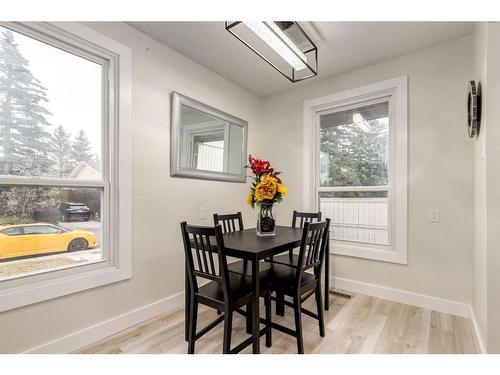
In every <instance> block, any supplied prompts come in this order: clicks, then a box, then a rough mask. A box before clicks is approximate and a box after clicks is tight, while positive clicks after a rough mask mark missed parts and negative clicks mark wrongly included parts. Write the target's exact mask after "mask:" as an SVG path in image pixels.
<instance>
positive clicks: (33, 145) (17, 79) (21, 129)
mask: <svg viewBox="0 0 500 375" xmlns="http://www.w3.org/2000/svg"><path fill="white" fill-rule="evenodd" d="M46 92H47V89H46V88H45V87H43V86H42V84H41V83H40V81H39V80H38V79H37V78H35V77H34V76H33V74H32V73H31V71H30V69H29V61H28V60H27V59H25V58H24V57H23V56H22V54H21V53H20V52H19V50H18V48H17V44H16V42H15V40H14V34H13V33H12V32H11V31H9V30H5V31H3V32H2V34H1V38H0V158H1V160H0V161H1V162H3V163H1V164H4V165H7V169H8V170H9V173H13V174H21V175H40V174H46V173H48V171H49V169H50V166H51V165H50V164H51V163H50V159H49V153H50V142H49V139H50V134H49V133H48V131H47V127H48V126H50V123H49V122H48V121H47V119H46V118H45V116H47V115H50V112H49V111H47V109H45V107H44V104H45V103H46V102H47V101H48V99H47V94H46Z"/></svg>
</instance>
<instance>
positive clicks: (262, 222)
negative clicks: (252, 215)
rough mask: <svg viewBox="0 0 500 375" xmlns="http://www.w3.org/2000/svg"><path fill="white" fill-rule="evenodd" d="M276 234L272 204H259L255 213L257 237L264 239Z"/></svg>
mask: <svg viewBox="0 0 500 375" xmlns="http://www.w3.org/2000/svg"><path fill="white" fill-rule="evenodd" d="M275 234H276V220H275V216H274V207H273V205H272V204H261V205H260V206H259V210H258V213H257V236H260V237H266V236H274V235H275Z"/></svg>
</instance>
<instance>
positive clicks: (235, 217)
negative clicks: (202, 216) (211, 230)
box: [214, 212, 243, 233]
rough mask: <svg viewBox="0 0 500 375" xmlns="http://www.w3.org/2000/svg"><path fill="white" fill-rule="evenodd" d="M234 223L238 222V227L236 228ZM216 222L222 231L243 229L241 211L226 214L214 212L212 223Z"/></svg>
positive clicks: (228, 231)
mask: <svg viewBox="0 0 500 375" xmlns="http://www.w3.org/2000/svg"><path fill="white" fill-rule="evenodd" d="M236 223H238V229H236ZM217 224H219V225H220V226H221V227H222V232H223V233H230V232H236V231H238V230H243V217H242V216H241V212H237V213H235V214H226V215H219V214H214V225H217Z"/></svg>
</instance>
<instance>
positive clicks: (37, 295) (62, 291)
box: [0, 265, 132, 312]
mask: <svg viewBox="0 0 500 375" xmlns="http://www.w3.org/2000/svg"><path fill="white" fill-rule="evenodd" d="M131 277H132V271H131V267H130V266H128V267H122V268H117V267H115V266H109V265H108V266H106V267H104V268H99V269H93V270H89V271H84V272H82V271H81V270H79V271H77V272H75V274H73V275H68V276H65V277H62V278H60V277H58V278H54V279H48V280H44V281H42V282H36V283H26V284H23V285H21V286H15V287H12V288H5V289H1V290H0V312H3V311H7V310H11V309H15V308H18V307H21V306H26V305H30V304H33V303H37V302H42V301H46V300H49V299H53V298H57V297H61V296H64V295H67V294H71V293H76V292H81V291H83V290H88V289H92V288H97V287H99V286H103V285H107V284H111V283H115V282H118V281H123V280H127V279H130V278H131Z"/></svg>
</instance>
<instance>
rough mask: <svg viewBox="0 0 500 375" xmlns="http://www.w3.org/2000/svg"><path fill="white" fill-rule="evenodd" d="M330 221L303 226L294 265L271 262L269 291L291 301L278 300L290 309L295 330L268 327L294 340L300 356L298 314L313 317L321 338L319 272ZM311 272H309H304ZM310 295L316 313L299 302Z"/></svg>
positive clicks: (321, 315)
mask: <svg viewBox="0 0 500 375" xmlns="http://www.w3.org/2000/svg"><path fill="white" fill-rule="evenodd" d="M329 228H330V219H326V221H324V222H319V223H310V222H306V223H304V229H303V232H302V240H301V244H300V250H299V254H298V260H297V265H296V266H290V265H285V264H279V263H273V267H272V276H271V277H272V280H273V286H272V290H273V291H275V292H276V294H277V296H280V297H284V296H289V297H292V302H290V301H287V300H285V299H284V298H280V297H278V299H280V300H281V301H283V303H284V305H286V306H290V307H293V309H294V315H295V331H293V330H291V329H289V328H287V327H284V326H282V325H280V324H277V323H274V322H271V327H272V328H275V329H277V330H279V331H281V332H284V333H286V334H289V335H291V336H294V337H296V338H297V350H298V352H299V354H302V353H304V341H303V335H302V313H304V314H306V315H308V316H310V317H312V318H315V319H317V320H318V322H319V334H320V336H321V337H324V336H325V321H324V314H323V300H322V297H321V270H322V267H323V261H324V258H325V249H326V244H327V241H328V230H329ZM310 270H312V271H313V272H312V273H310V272H307V271H310ZM313 294H314V296H315V299H316V309H317V313H314V312H312V311H310V310H307V309H304V308H302V303H303V302H304V301H305V300H307V299H308V298H309V297H311V296H312V295H313Z"/></svg>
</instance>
